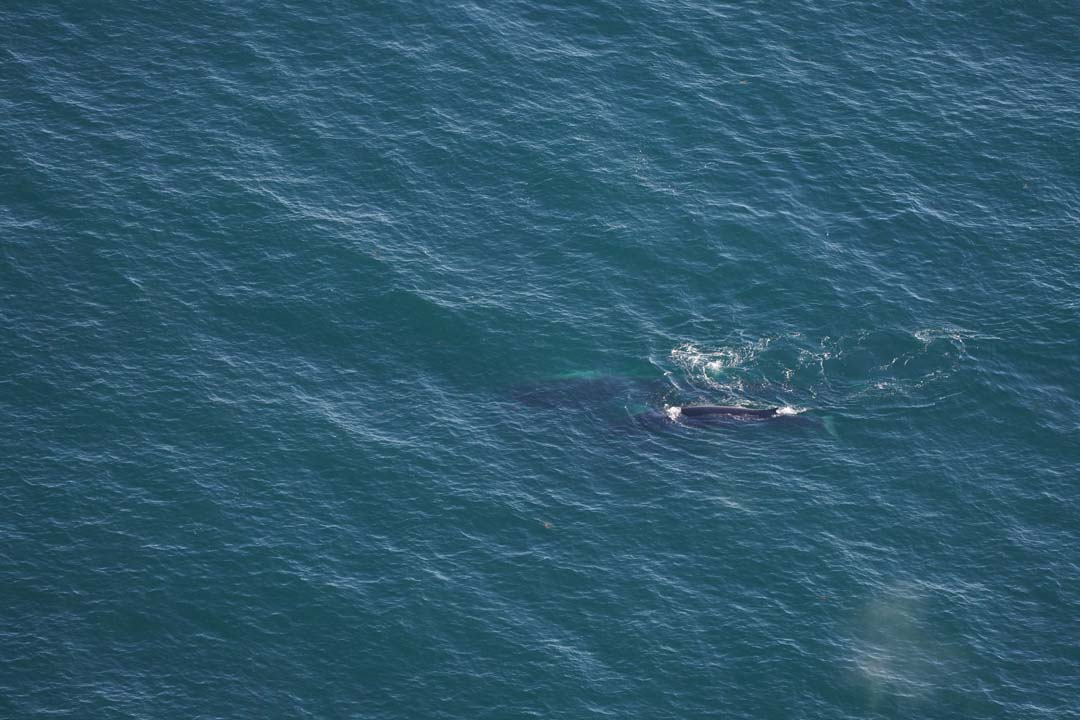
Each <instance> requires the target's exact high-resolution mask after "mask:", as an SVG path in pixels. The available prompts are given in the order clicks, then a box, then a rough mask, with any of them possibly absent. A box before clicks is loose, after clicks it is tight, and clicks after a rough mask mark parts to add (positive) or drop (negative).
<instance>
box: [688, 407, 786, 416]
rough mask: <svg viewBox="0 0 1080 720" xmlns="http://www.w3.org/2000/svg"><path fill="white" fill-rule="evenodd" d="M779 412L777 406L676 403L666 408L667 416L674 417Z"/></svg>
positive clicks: (754, 414)
mask: <svg viewBox="0 0 1080 720" xmlns="http://www.w3.org/2000/svg"><path fill="white" fill-rule="evenodd" d="M780 414H781V413H780V408H778V407H769V408H746V407H735V406H732V405H676V406H674V407H673V408H668V415H669V417H670V416H674V417H676V418H678V417H685V418H709V417H731V418H760V419H767V418H774V417H777V416H779V415H780ZM672 419H674V418H672Z"/></svg>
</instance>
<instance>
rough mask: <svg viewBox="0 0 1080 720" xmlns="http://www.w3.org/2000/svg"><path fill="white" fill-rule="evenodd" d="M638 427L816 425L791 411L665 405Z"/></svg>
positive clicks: (637, 418) (641, 416) (637, 420)
mask: <svg viewBox="0 0 1080 720" xmlns="http://www.w3.org/2000/svg"><path fill="white" fill-rule="evenodd" d="M633 421H634V424H635V425H637V426H638V427H642V428H645V429H648V430H664V429H671V430H675V429H679V428H686V429H690V428H708V427H723V426H737V425H742V424H744V423H758V422H768V423H770V424H771V423H777V424H781V425H816V424H817V423H816V422H815V421H814V420H813V419H810V418H807V417H806V416H804V415H802V414H801V413H800V411H798V410H795V409H794V408H787V407H765V408H752V407H738V406H734V405H665V406H664V407H663V409H658V408H649V409H647V410H645V411H644V412H640V413H637V414H636V415H634V416H633Z"/></svg>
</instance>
